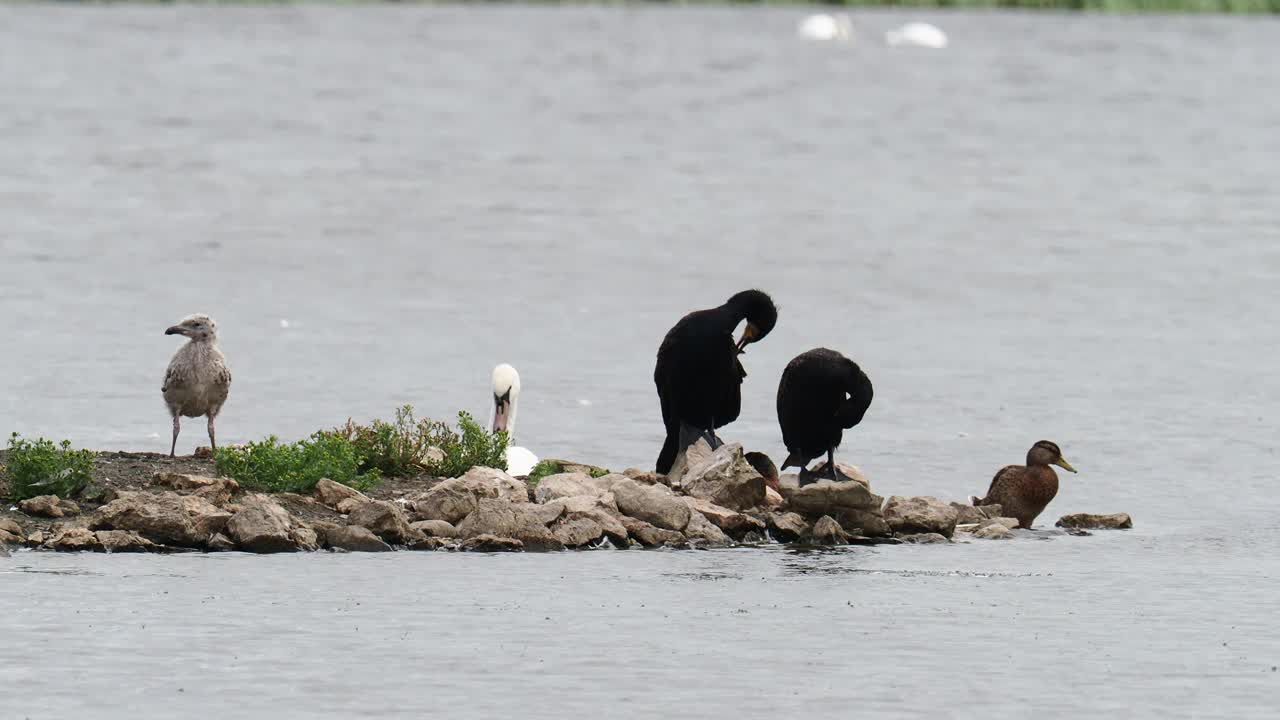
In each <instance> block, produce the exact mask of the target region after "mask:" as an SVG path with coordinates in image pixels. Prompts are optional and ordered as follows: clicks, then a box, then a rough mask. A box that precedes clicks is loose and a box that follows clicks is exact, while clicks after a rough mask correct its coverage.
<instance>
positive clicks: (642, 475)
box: [0, 443, 1132, 553]
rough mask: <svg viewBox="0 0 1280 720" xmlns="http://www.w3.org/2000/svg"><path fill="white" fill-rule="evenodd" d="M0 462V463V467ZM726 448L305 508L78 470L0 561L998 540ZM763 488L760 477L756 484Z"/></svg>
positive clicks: (483, 473)
mask: <svg viewBox="0 0 1280 720" xmlns="http://www.w3.org/2000/svg"><path fill="white" fill-rule="evenodd" d="M2 461H3V456H2V455H0V462H2ZM758 464H759V463H755V464H753V463H752V462H750V461H749V460H748V458H747V457H746V455H745V454H744V452H743V449H742V447H741V445H738V444H736V443H731V444H728V445H724V446H722V447H720V448H718V449H717V450H715V451H711V450H710V449H709V448H708V447H707V446H706V445H705V444H700V445H697V446H694V447H693V448H691V449H690V451H689V453H688V457H687V458H685V459H684V461H683V462H679V463H677V466H676V467H675V468H673V469H672V472H671V474H669V475H666V476H663V475H657V474H655V473H652V472H647V471H642V470H636V469H630V470H626V471H623V472H621V473H607V472H604V471H603V470H601V469H599V468H595V467H593V466H588V465H578V464H575V463H569V462H561V463H560V469H561V470H562V472H559V473H556V474H551V475H547V476H545V477H541V478H539V479H538V480H536V481H530V480H527V479H522V478H515V477H512V476H510V475H508V474H507V473H506V472H504V471H502V470H497V469H492V468H487V467H473V468H471V469H470V470H468V471H467V472H465V473H464V474H462V475H461V476H459V477H455V478H436V477H430V476H425V475H422V476H418V477H412V478H396V479H394V480H393V479H388V480H387V481H384V482H383V483H381V484H379V485H378V486H377V487H376V488H373V489H371V490H368V491H365V492H361V491H359V490H356V489H355V488H352V487H349V486H347V485H343V484H340V483H337V482H333V481H331V480H327V479H325V480H320V481H319V482H318V483H317V484H316V485H315V489H314V492H312V493H310V494H296V493H288V492H281V493H261V492H251V491H246V490H243V489H242V488H241V487H240V485H239V483H237V482H236V481H235V480H233V479H230V478H226V477H218V476H217V474H216V472H215V469H214V465H213V462H212V461H211V460H209V459H208V458H201V457H185V458H177V459H170V458H168V457H165V456H162V455H158V454H152V453H127V452H110V453H97V454H95V455H94V459H93V466H94V472H93V477H94V481H93V483H92V484H91V485H90V486H89V487H87V488H85V489H84V490H83V491H82V492H81V493H80V494H79V496H78V497H77V499H76V500H68V499H64V498H60V497H57V496H54V495H44V496H36V497H32V498H28V499H26V500H23V501H21V502H16V503H15V502H9V501H6V502H4V503H3V505H2V506H0V547H3V546H8V547H9V548H10V549H13V548H17V547H22V546H26V547H31V548H38V549H44V550H59V551H100V552H179V551H208V552H215V551H243V552H251V553H277V552H305V551H316V550H323V549H329V550H334V551H350V552H386V551H392V550H472V551H510V550H525V551H554V550H564V549H579V548H581V549H590V548H601V547H612V548H619V549H623V548H659V547H665V548H716V547H728V546H733V545H754V544H764V543H769V542H780V543H803V544H813V545H845V544H897V543H903V542H912V543H919V542H939V543H944V542H950V541H952V540H953V539H961V538H965V539H967V538H974V539H1000V538H1007V537H1010V536H1011V534H1012V531H1013V528H1014V527H1016V525H1017V521H1016V520H1013V519H1012V518H1004V517H1001V516H1000V512H999V510H1000V509H999V507H998V506H984V507H972V506H968V505H965V504H962V503H958V502H946V501H943V500H939V499H937V498H933V497H898V496H894V497H890V498H888V499H887V500H886V499H884V498H882V497H880V496H878V495H876V494H874V493H873V492H872V490H871V486H870V483H869V482H868V481H867V480H866V479H865V478H864V477H863V476H862V473H861V472H859V471H858V469H857V468H855V467H852V466H840V470H841V471H842V472H843V473H844V474H845V475H846V476H847V477H849V478H851V479H850V480H848V481H843V482H835V481H832V480H821V481H819V482H816V483H813V484H809V485H806V486H804V487H800V486H799V485H798V483H797V479H796V476H794V475H786V476H782V477H781V478H779V477H776V475H774V476H772V477H768V478H766V476H765V475H763V474H761V472H760V470H759V469H757V467H756V465H758ZM766 472H768V470H766ZM1059 524H1060V525H1063V526H1064V527H1068V528H1070V531H1071V532H1074V533H1087V531H1086V530H1083V529H1082V528H1085V527H1112V528H1122V527H1131V526H1132V523H1131V521H1130V520H1129V518H1128V516H1127V515H1123V514H1120V515H1113V516H1079V515H1077V516H1068V517H1067V518H1064V519H1063V522H1060V523H1059Z"/></svg>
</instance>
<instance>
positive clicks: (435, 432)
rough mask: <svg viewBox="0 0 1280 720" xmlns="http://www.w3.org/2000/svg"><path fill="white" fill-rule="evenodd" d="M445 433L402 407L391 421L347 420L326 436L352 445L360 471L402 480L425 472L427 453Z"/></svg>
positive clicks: (441, 427) (445, 429) (443, 428)
mask: <svg viewBox="0 0 1280 720" xmlns="http://www.w3.org/2000/svg"><path fill="white" fill-rule="evenodd" d="M448 432H449V428H448V427H447V426H445V424H444V423H441V422H436V421H434V420H418V419H417V418H415V417H414V416H413V406H412V405H405V406H404V407H402V408H399V409H398V410H396V419H395V420H394V421H393V422H386V421H383V420H374V421H373V422H372V423H370V424H369V425H358V424H356V423H355V422H353V421H352V420H350V419H348V420H347V424H346V425H343V426H342V427H339V428H335V429H333V430H330V431H328V433H326V434H328V435H332V436H336V437H340V438H344V439H346V440H348V441H350V442H351V444H352V445H354V446H355V449H356V453H357V454H358V455H359V456H360V471H361V472H368V471H370V470H377V471H378V472H380V473H382V474H383V475H386V476H388V477H404V476H408V475H415V474H417V473H419V472H421V471H423V470H426V469H427V466H428V462H429V454H428V452H427V451H428V450H430V448H431V447H433V446H435V445H436V443H437V442H439V439H440V438H442V437H445V436H446V435H447V434H448Z"/></svg>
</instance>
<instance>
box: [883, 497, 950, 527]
mask: <svg viewBox="0 0 1280 720" xmlns="http://www.w3.org/2000/svg"><path fill="white" fill-rule="evenodd" d="M958 516H959V513H957V512H956V509H955V508H953V507H951V505H949V504H947V503H944V502H942V501H941V500H939V499H937V498H935V497H930V496H927V495H924V496H919V497H903V496H901V495H894V496H893V497H891V498H889V501H888V502H887V503H885V506H884V519H885V521H886V522H887V523H888V524H889V527H890V528H891V529H892V530H893V531H894V532H895V533H899V534H910V533H938V534H939V535H942V536H943V537H948V538H949V537H951V535H952V533H954V532H955V529H956V518H957V517H958Z"/></svg>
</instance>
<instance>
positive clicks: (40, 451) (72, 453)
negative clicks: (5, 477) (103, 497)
mask: <svg viewBox="0 0 1280 720" xmlns="http://www.w3.org/2000/svg"><path fill="white" fill-rule="evenodd" d="M8 455H9V457H8V465H7V467H8V473H9V497H10V498H11V499H13V500H26V499H27V498H33V497H36V496H37V495H57V496H58V497H64V498H69V497H72V496H74V495H76V494H77V493H79V492H80V491H81V490H83V489H84V487H85V486H86V485H88V484H89V480H90V478H91V477H92V475H93V452H91V451H89V450H72V449H71V441H70V440H63V441H62V443H61V444H58V445H54V444H53V441H51V440H45V439H44V438H39V439H36V440H22V439H20V438H19V437H18V433H13V434H12V435H10V436H9V453H8Z"/></svg>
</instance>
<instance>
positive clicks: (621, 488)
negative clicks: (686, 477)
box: [613, 478, 691, 531]
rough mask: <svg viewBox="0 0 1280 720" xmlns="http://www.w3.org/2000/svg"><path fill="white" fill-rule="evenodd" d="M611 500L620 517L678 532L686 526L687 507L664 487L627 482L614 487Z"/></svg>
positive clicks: (629, 480) (632, 481) (687, 519)
mask: <svg viewBox="0 0 1280 720" xmlns="http://www.w3.org/2000/svg"><path fill="white" fill-rule="evenodd" d="M613 496H614V499H616V500H617V502H618V510H619V511H620V512H621V513H622V514H624V515H629V516H631V517H633V518H636V519H639V520H643V521H645V522H647V523H649V524H651V525H656V526H657V527H660V528H665V529H667V530H676V531H680V530H684V529H685V527H686V526H687V525H688V524H689V515H690V513H691V511H690V510H689V506H688V505H685V504H684V501H682V500H681V499H680V498H678V497H676V495H675V494H674V493H672V492H671V490H670V488H668V487H666V486H665V485H641V484H640V483H638V482H636V481H635V480H632V479H630V478H627V479H626V480H624V481H620V482H618V483H617V484H615V485H614V486H613Z"/></svg>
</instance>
